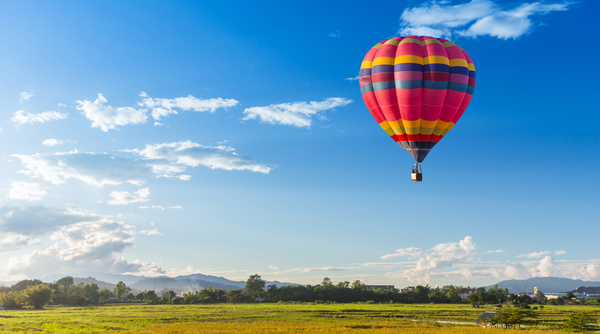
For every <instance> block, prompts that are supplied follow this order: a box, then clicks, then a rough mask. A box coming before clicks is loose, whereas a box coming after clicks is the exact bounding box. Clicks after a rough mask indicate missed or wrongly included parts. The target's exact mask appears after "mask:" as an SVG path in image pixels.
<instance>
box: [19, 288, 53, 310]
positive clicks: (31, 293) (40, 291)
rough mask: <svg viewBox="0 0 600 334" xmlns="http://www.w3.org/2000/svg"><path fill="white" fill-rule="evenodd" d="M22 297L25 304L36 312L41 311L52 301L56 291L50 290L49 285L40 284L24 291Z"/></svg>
mask: <svg viewBox="0 0 600 334" xmlns="http://www.w3.org/2000/svg"><path fill="white" fill-rule="evenodd" d="M21 296H22V297H23V301H24V302H25V304H27V305H31V306H33V308H34V309H36V310H41V309H43V308H44V305H46V304H47V303H48V302H50V301H51V300H52V297H53V296H54V290H52V289H50V287H48V285H47V284H39V285H36V286H30V287H28V288H27V289H25V290H23V292H22V293H21Z"/></svg>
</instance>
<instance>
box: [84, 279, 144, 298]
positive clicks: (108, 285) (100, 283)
mask: <svg viewBox="0 0 600 334" xmlns="http://www.w3.org/2000/svg"><path fill="white" fill-rule="evenodd" d="M73 283H74V284H79V283H83V284H85V285H88V284H90V283H96V284H97V285H98V287H99V288H100V289H104V288H107V289H109V290H114V289H115V285H116V284H113V283H108V282H104V281H99V280H97V279H95V278H94V277H86V278H83V277H74V278H73ZM117 283H118V282H117ZM131 292H133V293H134V294H136V293H138V292H140V291H139V289H135V288H131Z"/></svg>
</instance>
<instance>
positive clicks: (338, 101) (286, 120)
mask: <svg viewBox="0 0 600 334" xmlns="http://www.w3.org/2000/svg"><path fill="white" fill-rule="evenodd" d="M352 102H353V101H352V100H350V99H346V98H343V97H330V98H328V99H325V100H324V101H310V102H305V101H302V102H293V103H281V104H271V105H269V106H265V107H252V108H246V109H245V110H244V115H246V117H244V118H243V119H244V120H249V119H259V120H260V121H261V122H264V123H269V124H281V125H292V126H296V127H299V128H301V127H310V126H311V124H312V117H313V116H315V115H317V114H319V113H321V112H323V111H326V110H330V109H333V108H336V107H343V106H345V105H348V104H350V103H352Z"/></svg>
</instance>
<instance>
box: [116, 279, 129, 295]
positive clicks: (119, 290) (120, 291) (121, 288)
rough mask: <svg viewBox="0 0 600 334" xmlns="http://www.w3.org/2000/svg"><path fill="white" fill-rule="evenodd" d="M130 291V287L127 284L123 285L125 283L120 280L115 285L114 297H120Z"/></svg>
mask: <svg viewBox="0 0 600 334" xmlns="http://www.w3.org/2000/svg"><path fill="white" fill-rule="evenodd" d="M130 292H131V288H130V287H128V286H127V285H125V283H123V281H120V282H119V283H117V285H115V297H117V298H119V299H121V297H123V295H126V294H128V293H130Z"/></svg>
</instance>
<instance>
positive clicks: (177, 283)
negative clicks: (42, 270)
mask: <svg viewBox="0 0 600 334" xmlns="http://www.w3.org/2000/svg"><path fill="white" fill-rule="evenodd" d="M64 276H67V275H61V276H58V275H49V276H45V277H43V278H42V281H44V282H54V281H57V280H59V279H61V278H62V277H64ZM70 276H74V277H75V276H77V277H76V278H74V281H75V284H78V283H79V282H84V283H85V284H89V283H92V282H93V283H96V284H98V286H99V287H100V288H104V287H107V288H109V289H114V287H115V284H116V283H118V282H119V281H123V282H124V283H125V284H127V286H128V287H130V288H132V289H135V290H153V289H156V291H160V290H163V289H165V288H168V289H176V290H181V291H177V292H182V291H190V290H200V289H204V288H208V287H209V286H212V287H213V288H217V289H220V288H225V289H243V288H244V287H245V286H246V281H232V280H228V279H227V278H224V277H219V276H211V275H204V274H192V275H184V276H177V277H169V276H158V277H147V276H136V275H119V274H110V273H81V274H76V275H70ZM81 277H87V278H81ZM271 284H275V285H277V286H278V287H281V286H287V285H293V286H295V285H298V284H296V283H282V282H279V281H266V285H267V286H268V285H271Z"/></svg>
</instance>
